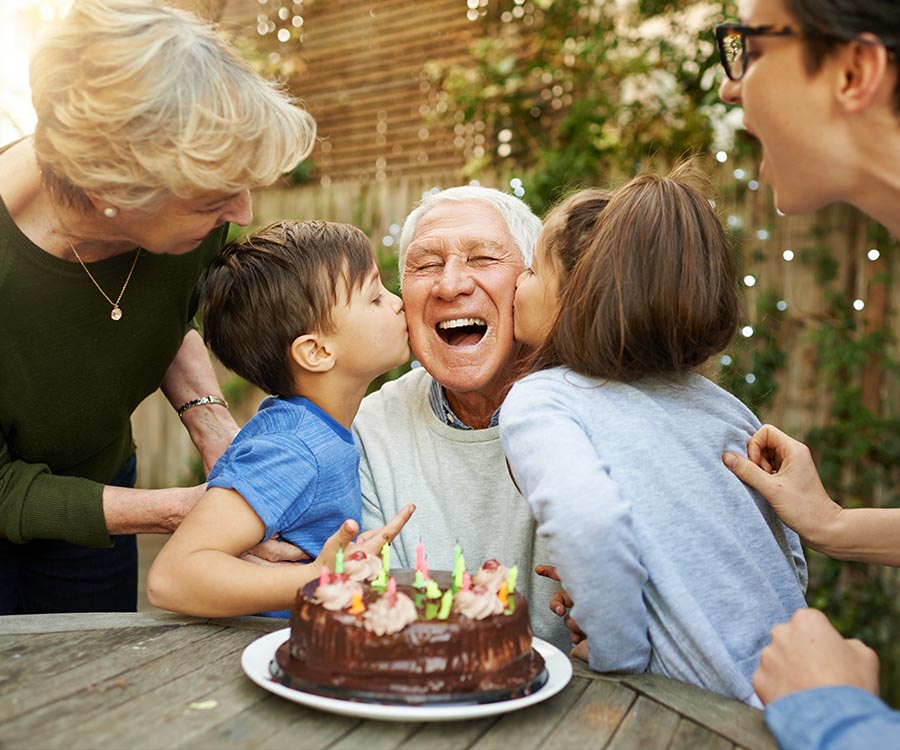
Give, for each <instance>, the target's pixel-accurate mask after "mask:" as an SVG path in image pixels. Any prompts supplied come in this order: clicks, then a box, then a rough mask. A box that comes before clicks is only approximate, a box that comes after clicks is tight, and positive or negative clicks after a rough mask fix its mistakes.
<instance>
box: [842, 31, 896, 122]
mask: <svg viewBox="0 0 900 750" xmlns="http://www.w3.org/2000/svg"><path fill="white" fill-rule="evenodd" d="M842 62H843V63H844V64H843V66H842V68H841V81H840V85H839V90H838V99H839V101H840V102H841V104H842V106H843V107H844V110H845V111H847V112H861V111H862V110H865V109H866V108H867V107H869V106H871V105H872V104H876V103H878V100H879V99H880V98H884V97H885V96H887V99H885V101H887V102H890V97H891V95H892V93H893V85H892V84H891V85H888V84H890V83H891V82H890V81H888V78H889V76H888V67H889V60H888V51H887V49H886V48H885V46H884V44H882V43H881V41H880V40H879V39H878V38H877V37H875V36H873V35H872V34H863V35H862V36H860V38H859V39H858V40H855V41H852V42H848V43H847V45H846V46H845V49H844V52H843V58H842Z"/></svg>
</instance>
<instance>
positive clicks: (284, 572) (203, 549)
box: [147, 487, 355, 617]
mask: <svg viewBox="0 0 900 750" xmlns="http://www.w3.org/2000/svg"><path fill="white" fill-rule="evenodd" d="M354 526H355V524H354ZM265 531H266V528H265V524H264V523H263V521H262V519H260V517H259V516H258V515H257V514H256V512H255V511H254V510H253V508H251V507H250V505H249V504H248V503H247V502H246V501H245V500H244V498H243V497H241V495H240V494H239V493H238V492H235V491H234V490H230V489H224V488H222V487H213V488H212V489H210V490H209V491H208V492H207V493H206V494H205V495H204V496H203V497H202V498H201V499H200V501H199V502H198V503H197V505H196V506H195V507H194V509H193V510H192V511H191V512H190V513H189V514H188V515H187V517H186V518H185V519H184V522H183V523H182V524H181V526H179V527H178V529H177V530H176V531H175V533H174V534H172V538H171V539H170V540H169V541H168V542H167V543H166V545H165V546H164V547H163V549H162V550H161V551H160V552H159V554H158V555H157V557H156V560H155V561H154V563H153V566H152V567H151V568H150V572H149V574H148V575H147V596H148V598H149V599H150V602H151V604H153V605H154V606H157V607H162V608H163V609H171V610H174V611H176V612H183V613H185V614H188V615H198V616H202V617H231V616H235V615H246V614H253V613H255V612H264V611H268V610H278V609H288V608H290V606H291V604H292V603H293V601H294V597H295V596H296V593H297V589H298V588H300V587H301V586H303V585H305V584H306V583H308V582H309V581H311V580H313V578H317V577H318V575H319V570H320V566H321V561H320V560H315V561H313V562H311V563H308V564H306V565H277V566H264V565H257V564H254V563H252V562H250V561H248V560H243V559H241V558H240V555H241V554H242V553H244V552H245V551H247V550H248V549H250V548H251V547H253V546H254V545H255V544H257V543H258V542H259V541H260V539H262V537H263V536H264V535H265ZM353 534H355V530H354V531H353V532H352V533H351V535H350V537H348V540H347V541H348V542H349V539H350V538H352V536H353Z"/></svg>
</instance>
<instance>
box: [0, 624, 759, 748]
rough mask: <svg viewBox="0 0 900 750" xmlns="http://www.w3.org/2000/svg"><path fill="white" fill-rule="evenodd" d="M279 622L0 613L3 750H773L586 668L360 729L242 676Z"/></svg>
mask: <svg viewBox="0 0 900 750" xmlns="http://www.w3.org/2000/svg"><path fill="white" fill-rule="evenodd" d="M284 626H285V622H284V621H283V620H267V619H262V618H250V617H244V618H236V619H231V620H203V619H197V618H191V617H182V616H180V615H166V614H149V613H142V614H83V615H25V616H19V617H0V747H3V748H29V750H33V749H35V748H41V749H43V748H64V749H65V750H79V748H91V749H93V748H117V749H119V748H127V749H128V750H138V749H139V748H181V747H185V748H216V749H217V750H218V749H220V748H240V749H241V750H243V749H244V748H281V747H283V748H290V750H310V749H312V750H315V749H317V748H340V749H342V750H343V749H347V750H350V749H351V748H362V749H364V750H378V749H379V748H400V747H409V748H418V749H421V750H440V749H441V748H447V749H448V750H457V749H459V748H479V749H480V750H487V749H489V748H503V749H504V750H506V749H507V748H515V750H527V749H528V748H541V749H544V748H546V749H549V748H579V750H580V749H581V748H584V749H585V750H586V749H587V748H608V750H625V749H626V748H634V749H638V748H640V750H654V748H660V750H662V749H665V750H734V748H748V749H752V750H756V749H757V748H760V749H762V748H766V749H768V748H774V747H775V742H774V740H773V739H772V737H771V735H770V734H769V733H768V731H767V730H766V727H765V724H764V722H763V717H762V713H761V712H760V711H757V710H756V709H753V708H750V707H749V706H745V705H744V704H741V703H738V702H736V701H730V700H726V699H725V698H722V697H720V696H717V695H714V694H712V693H709V692H706V691H704V690H700V689H698V688H695V687H692V686H689V685H684V684H682V683H678V682H674V681H672V680H669V679H666V678H662V677H657V676H654V675H641V676H637V677H628V676H625V677H610V676H603V675H597V674H594V673H592V672H590V671H589V670H587V669H586V668H585V667H584V666H583V665H582V663H581V662H578V663H576V665H575V674H574V676H573V678H572V681H571V682H570V683H569V685H568V686H567V687H566V688H565V689H563V691H562V692H560V693H559V694H558V695H556V696H554V697H553V698H551V699H549V700H547V701H545V702H543V703H539V704H536V705H534V706H530V707H528V708H525V709H522V710H520V711H516V712H512V713H508V714H504V715H500V716H495V717H489V718H483V719H478V720H475V721H459V722H435V723H395V722H380V721H363V720H359V719H353V718H348V717H343V716H337V715H333V714H327V713H322V712H319V711H316V710H314V709H311V708H306V707H304V706H300V705H297V704H295V703H293V702H291V701H288V700H285V699H284V698H281V697H279V696H276V695H273V694H271V693H269V692H268V691H266V690H263V689H262V688H260V687H258V686H257V685H255V684H253V683H252V682H251V681H250V680H249V679H248V678H247V677H246V676H245V675H244V673H243V672H242V670H241V665H240V655H241V652H242V650H243V649H244V647H245V646H247V644H249V643H251V642H253V641H254V640H255V639H257V638H259V637H261V636H262V635H263V634H265V633H267V632H271V631H273V630H277V629H280V628H283V627H284Z"/></svg>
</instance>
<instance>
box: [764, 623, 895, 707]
mask: <svg viewBox="0 0 900 750" xmlns="http://www.w3.org/2000/svg"><path fill="white" fill-rule="evenodd" d="M830 685H852V686H854V687H858V688H862V689H863V690H867V691H868V692H870V693H872V694H873V695H878V657H877V656H876V655H875V652H874V651H873V650H872V649H870V648H869V647H868V646H866V645H865V644H863V643H862V642H861V641H858V640H856V639H845V638H844V637H843V636H841V634H840V633H838V632H837V630H835V629H834V628H833V627H832V626H831V623H830V622H828V618H827V617H825V615H823V614H822V613H821V612H819V611H818V610H817V609H798V610H797V611H796V612H795V613H794V616H793V617H792V618H791V620H790V622H786V623H782V624H781V625H776V626H775V627H774V628H772V641H771V643H770V644H769V645H768V646H766V647H765V648H764V649H763V650H762V652H761V653H760V656H759V668H758V669H757V670H756V672H755V673H754V675H753V688H754V689H755V690H756V694H757V695H758V696H759V698H760V700H761V701H762V702H763V703H771V702H772V701H774V700H777V699H778V698H781V697H783V696H785V695H790V694H791V693H796V692H799V691H801V690H811V689H813V688H817V687H827V686H830Z"/></svg>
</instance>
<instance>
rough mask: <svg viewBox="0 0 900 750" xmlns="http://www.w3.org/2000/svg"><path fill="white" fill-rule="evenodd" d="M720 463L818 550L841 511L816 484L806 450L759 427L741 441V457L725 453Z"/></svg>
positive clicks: (774, 431) (768, 428)
mask: <svg viewBox="0 0 900 750" xmlns="http://www.w3.org/2000/svg"><path fill="white" fill-rule="evenodd" d="M722 459H723V461H724V462H725V465H726V466H727V467H728V468H729V469H731V471H732V472H733V473H734V474H735V475H736V476H737V477H738V478H739V479H741V480H742V481H743V482H745V483H746V484H749V485H750V486H751V487H753V488H754V489H755V490H757V491H758V492H759V493H760V494H761V495H762V496H763V497H765V498H766V500H768V501H769V504H770V505H771V506H772V508H773V510H774V511H775V512H776V513H777V514H778V516H779V517H780V518H781V520H782V521H784V523H785V524H787V525H788V526H790V527H791V528H792V529H794V531H796V532H797V533H798V534H799V535H800V536H801V537H803V539H804V540H805V541H807V543H808V544H809V545H810V546H811V547H813V548H814V549H820V548H821V547H822V546H824V542H823V540H825V539H827V537H828V534H829V533H830V530H831V529H832V528H833V527H834V526H835V525H836V523H837V520H838V516H839V515H840V513H841V510H842V509H841V506H840V505H838V504H837V503H835V502H834V501H833V500H832V499H831V498H830V497H829V496H828V493H827V492H826V491H825V488H824V487H823V486H822V481H821V480H820V479H819V475H818V473H817V472H816V465H815V463H814V462H813V459H812V455H811V454H810V452H809V448H807V447H806V446H805V445H804V444H803V443H801V442H800V441H799V440H794V438H792V437H790V436H789V435H786V434H785V433H783V432H782V431H781V430H779V429H778V428H777V427H773V426H772V425H763V426H762V427H761V428H760V429H759V430H758V431H757V432H756V434H755V435H753V437H752V438H750V442H748V443H747V458H744V457H743V456H739V455H738V454H736V453H731V452H729V453H726V454H725V455H724V456H723V457H722Z"/></svg>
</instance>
